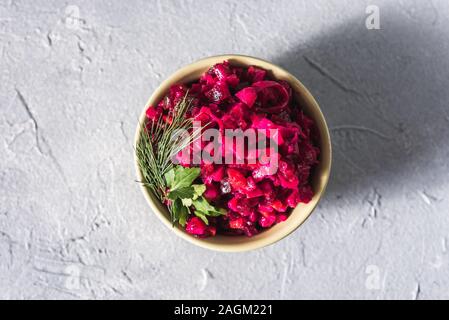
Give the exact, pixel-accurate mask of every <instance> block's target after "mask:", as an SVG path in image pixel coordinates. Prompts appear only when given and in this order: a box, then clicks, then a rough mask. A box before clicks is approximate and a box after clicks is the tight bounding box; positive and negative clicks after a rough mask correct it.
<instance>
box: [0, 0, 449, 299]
mask: <svg viewBox="0 0 449 320" xmlns="http://www.w3.org/2000/svg"><path fill="white" fill-rule="evenodd" d="M371 4H372V5H377V6H378V7H379V9H380V27H381V29H380V30H368V29H367V28H366V27H365V19H366V17H367V14H366V13H365V9H366V7H367V5H371ZM78 13H79V14H78ZM448 24H449V2H448V1H445V0H433V1H405V0H404V1H382V0H377V1H357V2H355V1H341V0H338V1H336V0H335V1H324V0H316V1H276V3H274V1H245V2H243V1H207V2H206V1H125V2H123V1H122V2H120V1H43V0H39V1H25V0H0V57H1V59H0V72H1V82H0V83H1V84H0V298H5V299H13V298H19V299H31V298H51V299H56V298H64V299H77V298H85V299H91V298H98V299H101V298H104V299H112V298H119V299H123V298H148V299H153V298H154V299H156V298H162V299H167V298H177V299H183V298H191V299H205V298H210V299H216V298H226V299H232V298H236V299H241V298H248V299H266V298H275V299H277V298H319V299H324V298H334V299H335V298H343V299H349V298H359V299H429V298H437V299H441V298H449V277H448V271H449V270H448V269H449V266H448V263H449V251H448V250H449V244H448V242H449V217H448V213H449V212H448V209H449V197H448V196H447V192H449V183H448V173H449V164H448V162H449V161H448V157H449V144H448V141H447V140H448V137H449V108H448V98H449V90H448V87H449V28H448ZM220 53H241V54H249V55H254V56H258V57H261V58H265V59H269V60H272V61H274V62H277V63H279V64H281V65H282V66H284V67H285V68H287V69H289V70H290V71H292V72H293V73H294V74H295V75H297V76H298V77H299V78H300V79H301V80H302V81H303V82H304V83H305V84H306V86H308V87H309V89H310V90H311V91H312V92H313V93H314V94H315V95H316V97H317V99H318V101H319V102H320V104H321V106H322V109H323V111H324V113H325V115H326V117H327V119H328V124H329V126H330V127H331V128H332V138H333V144H334V152H335V155H334V167H333V176H332V181H331V183H330V186H329V189H328V192H327V194H326V196H325V198H324V199H323V201H322V202H321V203H320V205H319V207H318V209H317V210H316V212H315V213H314V214H313V215H312V217H311V218H310V219H309V220H308V221H307V222H306V223H305V224H304V225H303V227H302V228H300V229H299V230H298V231H297V232H295V233H294V234H292V235H291V236H289V237H288V238H287V239H285V240H283V241H281V242H279V243H277V244H275V245H273V246H270V247H268V248H265V249H261V250H257V251H254V252H250V253H244V254H222V253H215V252H209V251H206V250H204V249H200V248H197V247H194V246H192V245H191V244H189V243H186V242H184V241H183V240H181V239H178V238H177V237H176V236H175V235H174V234H173V233H172V232H171V231H170V230H168V229H167V228H165V227H164V226H163V225H162V224H161V223H160V222H159V221H158V220H157V218H156V217H155V216H154V215H153V214H152V212H151V211H150V209H149V208H148V206H147V204H146V203H145V200H144V198H143V197H142V195H141V193H140V190H139V188H138V186H137V184H136V183H135V182H134V179H135V177H134V164H133V159H132V152H133V151H132V137H133V134H134V129H135V126H136V122H137V119H138V115H139V113H140V111H141V110H142V107H143V105H144V104H145V102H146V99H147V98H148V97H149V95H150V94H151V92H152V90H153V89H154V88H156V86H158V84H159V83H160V82H161V81H162V80H163V79H164V78H165V77H167V76H168V75H169V74H170V73H172V72H173V71H175V70H176V69H177V68H179V67H180V66H182V65H185V64H187V63H190V62H192V61H194V60H196V59H198V58H201V57H205V56H209V55H215V54H220Z"/></svg>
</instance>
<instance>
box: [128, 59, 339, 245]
mask: <svg viewBox="0 0 449 320" xmlns="http://www.w3.org/2000/svg"><path fill="white" fill-rule="evenodd" d="M223 60H228V61H229V62H230V63H231V64H232V65H237V66H251V65H253V66H258V67H261V68H264V69H266V70H268V71H269V73H270V75H271V76H272V77H274V78H276V79H278V80H286V81H287V82H288V83H290V85H291V86H292V88H293V90H294V92H295V93H296V99H297V101H298V102H299V103H300V105H301V106H302V107H303V109H304V112H305V113H306V114H307V115H309V116H310V117H312V118H313V119H314V120H315V122H316V124H317V126H318V129H319V131H320V135H321V141H320V149H321V155H320V164H319V166H318V167H317V168H316V169H315V171H314V176H313V180H312V185H313V189H314V193H315V195H314V197H313V199H312V201H310V202H309V203H308V204H299V205H298V206H297V207H296V208H295V209H294V210H293V211H292V213H291V215H290V216H289V218H288V219H287V220H286V221H284V222H282V223H279V224H276V225H275V226H273V227H272V228H270V229H268V230H267V231H264V232H262V233H260V234H258V235H256V236H253V237H251V238H249V237H246V236H237V237H231V236H221V235H217V236H216V237H211V238H206V239H198V238H195V237H193V236H191V235H189V234H187V233H186V232H185V231H183V230H182V229H181V228H179V227H173V226H172V224H171V222H170V220H169V214H168V211H167V209H166V208H165V207H164V206H163V205H162V204H161V203H160V202H159V201H158V200H157V198H155V197H154V195H153V194H152V193H151V192H150V191H149V190H147V189H146V188H145V187H144V186H142V192H143V194H144V196H145V198H146V199H147V201H148V204H149V205H150V207H151V209H152V210H153V211H154V213H155V214H156V215H157V216H158V217H159V219H161V221H162V222H163V223H164V224H165V225H166V226H167V227H168V228H170V229H171V230H173V232H175V233H176V234H177V235H178V236H180V237H181V238H183V239H185V240H187V241H189V242H191V243H193V244H195V245H197V246H200V247H203V248H207V249H212V250H217V251H228V252H237V251H248V250H253V249H257V248H261V247H264V246H267V245H270V244H272V243H275V242H276V241H279V240H281V239H282V238H284V237H286V236H287V235H289V234H290V233H292V232H293V231H294V230H295V229H297V228H298V227H299V226H300V225H301V224H302V223H303V222H304V221H305V220H306V219H307V217H308V216H309V215H310V214H311V213H312V211H313V210H314V208H315V207H316V205H317V204H318V201H319V200H320V198H321V196H322V195H323V192H324V189H325V188H326V184H327V182H328V180H329V174H330V168H331V143H330V137H329V130H328V128H327V125H326V121H325V120H324V116H323V114H322V113H321V110H320V108H319V106H318V104H317V102H316V101H315V99H314V98H313V96H312V95H311V94H310V92H309V91H308V90H307V89H306V88H305V87H304V85H303V84H302V83H301V82H300V81H299V80H298V79H296V78H295V77H294V76H293V75H292V74H290V73H289V72H287V71H285V70H284V69H282V68H280V67H278V66H276V65H274V64H272V63H270V62H267V61H264V60H261V59H258V58H253V57H248V56H242V55H222V56H214V57H209V58H205V59H202V60H199V61H197V62H194V63H192V64H189V65H188V66H185V67H183V68H181V69H179V70H178V71H176V72H175V73H174V74H173V75H171V76H170V77H169V78H168V79H167V80H165V81H164V82H162V84H161V85H160V86H159V88H157V89H156V91H155V92H154V93H153V95H152V96H151V97H150V99H149V100H148V102H147V104H146V106H145V109H144V110H143V111H142V114H141V116H140V123H143V122H144V121H145V111H146V108H147V107H148V106H151V105H156V104H157V102H158V101H160V100H161V99H162V98H163V97H164V95H165V94H166V93H167V92H168V89H169V88H170V86H171V85H172V84H175V83H189V82H191V81H194V80H197V79H199V77H200V75H201V74H203V73H204V72H205V71H207V70H208V69H209V67H211V66H212V65H214V64H216V63H219V62H222V61H223ZM139 131H140V126H139V125H138V126H137V132H136V136H135V145H137V142H138V139H139ZM135 163H136V168H137V176H138V179H139V181H142V179H143V178H142V174H141V172H140V169H139V166H138V164H137V161H135Z"/></svg>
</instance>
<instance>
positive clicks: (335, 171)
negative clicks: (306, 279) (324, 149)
mask: <svg viewBox="0 0 449 320" xmlns="http://www.w3.org/2000/svg"><path fill="white" fill-rule="evenodd" d="M364 19H365V18H364V17H360V20H359V19H357V20H354V21H353V22H352V23H348V24H345V25H342V26H339V27H337V28H335V29H334V30H332V31H331V32H329V34H327V35H322V36H318V37H316V38H315V39H312V40H311V41H310V42H308V43H307V45H306V46H304V47H298V48H297V49H295V50H292V51H289V52H286V53H285V54H284V55H282V56H279V57H278V58H277V59H275V62H276V63H278V64H279V65H281V66H283V67H284V68H286V69H287V70H289V71H290V72H292V73H293V74H294V75H296V76H297V77H298V78H299V79H300V80H301V81H302V82H303V83H304V84H305V85H306V86H307V87H308V88H309V90H310V91H311V92H312V94H314V96H315V97H316V98H317V101H318V103H319V104H320V106H321V108H322V110H323V112H324V115H325V117H326V119H327V122H328V125H329V128H330V129H331V136H332V144H333V152H334V154H333V168H332V178H331V182H330V184H329V187H328V191H327V192H328V196H329V197H337V198H340V197H342V196H343V195H345V194H347V193H354V192H362V193H369V192H375V193H377V190H378V189H379V188H385V187H388V189H387V190H388V191H393V190H402V191H404V190H406V189H405V188H410V187H412V186H411V185H412V184H413V183H412V182H413V181H415V182H416V181H418V182H419V181H423V180H420V179H435V180H438V179H441V181H444V180H443V179H444V177H443V176H442V175H443V174H446V173H447V171H448V170H447V165H446V164H445V163H446V162H447V161H446V160H444V163H443V162H442V161H441V160H442V159H447V156H448V154H449V152H448V144H447V143H446V142H445V139H446V137H448V136H449V130H448V125H449V111H448V107H447V106H448V103H447V101H448V98H449V95H448V89H447V85H448V84H449V81H448V79H449V77H448V75H449V72H448V70H449V60H448V59H447V53H446V52H447V46H446V43H448V41H447V40H448V38H447V36H446V35H444V34H441V32H438V30H436V29H435V28H434V27H433V26H432V25H422V24H418V23H416V24H415V23H412V22H410V23H408V22H398V21H397V20H398V19H395V17H394V16H393V15H390V16H388V17H384V18H383V19H382V25H381V27H382V29H381V30H368V29H366V28H365V26H364V21H365V20H364ZM432 173H433V174H432ZM415 178H416V179H418V180H414V179H415Z"/></svg>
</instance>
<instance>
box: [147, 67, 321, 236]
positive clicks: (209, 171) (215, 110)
mask: <svg viewBox="0 0 449 320" xmlns="http://www.w3.org/2000/svg"><path fill="white" fill-rule="evenodd" d="M187 90H189V91H188V92H189V96H190V97H191V98H192V107H191V109H190V110H189V111H188V116H189V117H191V118H192V119H193V120H195V121H199V122H200V123H201V124H202V125H203V126H207V127H206V128H214V129H219V130H220V132H221V133H224V132H225V130H226V129H242V130H246V129H248V128H251V129H255V130H258V131H259V132H260V134H261V137H262V138H263V139H267V141H268V140H271V141H275V142H276V143H277V145H278V147H279V148H278V150H277V151H275V149H273V148H272V146H268V145H267V146H266V148H265V149H262V150H257V149H256V146H250V145H248V146H247V147H245V148H244V149H242V148H239V145H237V143H236V142H235V141H234V140H233V139H229V138H227V137H225V136H223V137H222V141H221V142H222V147H221V151H222V157H223V159H225V157H227V156H233V157H234V158H235V159H236V160H239V161H241V162H236V163H233V164H221V163H220V164H219V163H213V162H211V161H202V162H201V164H200V165H199V166H200V168H201V175H200V178H199V179H201V180H202V183H203V184H205V185H206V190H205V191H204V193H203V196H204V197H205V198H206V199H207V201H209V202H210V203H211V204H212V205H214V206H216V207H220V208H223V209H226V211H227V213H226V214H225V215H220V216H217V217H208V221H209V225H206V224H205V223H204V221H202V220H201V219H200V218H198V217H196V216H194V215H193V214H192V215H189V218H188V219H187V222H186V227H185V229H186V232H188V233H189V234H192V235H194V236H196V237H200V238H204V237H210V236H214V235H215V234H216V233H218V234H223V235H246V236H254V235H256V234H258V233H260V232H262V231H263V230H265V229H267V228H270V227H271V226H273V225H274V224H276V223H281V222H283V221H285V220H287V219H288V216H289V214H290V212H291V209H292V208H295V207H296V206H297V205H298V204H299V203H308V202H309V201H310V200H311V199H312V197H313V190H312V187H311V173H312V172H313V169H314V167H315V166H316V165H317V164H318V162H319V155H320V149H319V148H318V144H317V141H318V140H319V134H318V130H317V128H316V125H315V123H314V121H313V120H312V119H311V118H310V117H308V116H307V115H305V114H304V113H303V111H302V109H301V107H300V106H299V105H298V103H297V102H296V101H295V99H294V97H293V91H292V88H291V87H290V85H289V84H288V83H287V82H286V81H278V80H276V79H272V78H270V76H269V75H268V73H267V71H266V70H264V69H262V68H259V67H256V66H250V67H248V68H242V67H237V66H233V65H231V64H230V63H229V62H227V61H224V62H223V63H218V64H216V65H214V66H212V67H211V68H209V70H208V71H207V72H206V73H204V74H203V75H202V76H201V77H200V79H199V80H198V81H196V82H194V83H191V84H189V85H174V86H172V87H171V88H170V90H169V92H168V93H167V95H166V97H165V98H164V99H162V100H161V101H160V102H159V103H158V104H157V105H156V106H154V107H150V108H148V109H147V113H146V115H147V119H148V122H149V124H154V123H157V122H158V121H159V119H162V120H163V121H164V122H165V123H170V122H171V121H172V117H171V112H172V111H173V108H174V106H175V105H176V104H177V103H178V102H179V101H180V99H183V97H184V96H185V94H186V92H187ZM270 129H277V130H275V131H274V132H270ZM199 143H200V147H201V149H202V150H207V151H208V152H209V149H211V148H212V146H213V144H212V143H210V142H207V143H206V142H204V143H203V142H199ZM190 148H191V150H192V146H190ZM261 151H264V152H261ZM210 154H211V155H212V153H210ZM182 155H183V156H182ZM177 159H178V160H179V161H180V163H181V165H183V166H192V164H191V162H190V159H189V157H188V155H187V156H186V155H184V154H181V153H180V154H178V155H177ZM250 159H252V160H257V161H255V162H251V163H250V162H249V160H250ZM273 159H274V160H277V163H278V166H277V168H276V169H277V170H274V171H273V168H270V166H269V165H268V164H267V162H268V161H270V160H273ZM222 163H225V162H222ZM195 166H197V165H195Z"/></svg>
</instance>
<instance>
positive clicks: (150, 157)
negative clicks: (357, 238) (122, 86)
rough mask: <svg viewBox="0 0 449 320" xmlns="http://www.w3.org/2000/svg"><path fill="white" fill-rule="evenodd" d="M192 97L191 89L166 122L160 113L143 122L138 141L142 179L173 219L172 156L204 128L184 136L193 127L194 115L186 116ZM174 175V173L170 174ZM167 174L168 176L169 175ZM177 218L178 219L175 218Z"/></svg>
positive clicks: (173, 219) (197, 136)
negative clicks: (169, 182) (169, 181)
mask: <svg viewBox="0 0 449 320" xmlns="http://www.w3.org/2000/svg"><path fill="white" fill-rule="evenodd" d="M191 103H192V100H191V99H190V98H189V97H188V93H186V95H185V96H184V98H183V99H182V100H180V101H179V103H178V104H177V105H176V106H175V107H174V109H173V111H172V112H171V113H170V114H169V115H168V116H169V117H170V118H171V119H172V121H171V123H168V124H167V123H165V121H164V120H163V119H162V117H160V118H159V119H158V121H156V122H152V123H151V125H148V123H147V122H145V123H142V124H141V130H140V137H139V140H138V142H137V145H136V157H137V160H138V163H139V167H140V170H141V172H142V176H143V180H144V181H142V183H143V184H144V185H145V186H146V187H147V188H149V189H150V190H151V191H152V193H153V194H154V195H155V196H156V197H157V198H158V199H159V200H160V201H161V202H162V203H165V204H167V207H168V210H169V212H170V215H171V218H172V221H176V220H177V218H176V217H174V215H173V206H175V204H174V202H172V201H167V200H168V193H167V188H168V186H167V183H166V181H165V179H164V176H165V175H166V174H167V173H168V172H169V171H170V170H172V169H173V163H172V161H171V159H172V158H173V156H175V155H176V154H178V153H179V152H180V151H181V150H183V149H184V148H185V147H187V146H189V145H190V144H191V143H192V142H194V141H195V140H196V139H197V138H199V137H200V135H201V128H196V129H193V130H192V132H191V134H189V136H188V138H184V139H183V137H182V136H180V133H181V132H185V131H188V130H189V129H191V128H192V119H189V118H187V117H186V113H187V111H188V110H189V109H190V106H191ZM198 170H199V169H198ZM169 175H170V174H169ZM166 178H167V177H166ZM175 218H176V219H175Z"/></svg>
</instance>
